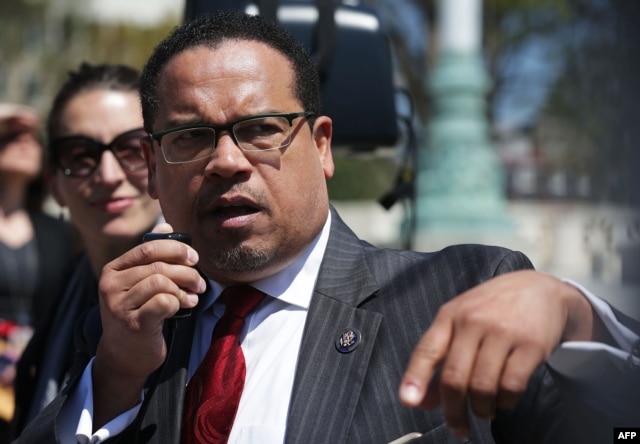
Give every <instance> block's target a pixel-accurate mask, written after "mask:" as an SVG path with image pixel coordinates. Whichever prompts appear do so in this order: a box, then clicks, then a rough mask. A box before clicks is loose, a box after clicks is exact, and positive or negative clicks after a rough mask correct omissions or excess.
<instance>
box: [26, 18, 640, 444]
mask: <svg viewBox="0 0 640 444" xmlns="http://www.w3.org/2000/svg"><path fill="white" fill-rule="evenodd" d="M141 95H142V98H143V99H142V100H143V115H144V120H145V128H146V129H147V131H148V132H149V133H150V138H149V140H146V141H145V152H146V156H147V160H148V164H149V170H150V173H149V192H150V194H151V195H152V196H153V197H155V198H158V199H159V200H160V203H161V205H162V210H163V214H164V216H165V218H166V221H167V222H168V223H169V224H170V225H162V226H159V227H156V229H155V231H158V232H169V231H176V232H186V233H189V234H190V235H191V241H192V246H188V245H186V244H184V243H180V242H176V241H175V240H158V241H153V242H148V243H145V244H143V245H141V246H139V247H136V248H134V249H132V250H130V251H129V252H127V253H125V254H124V255H122V256H120V257H119V258H118V259H116V260H114V261H113V262H111V263H109V264H108V265H107V266H106V267H105V268H104V270H103V274H102V277H101V279H100V313H97V312H94V313H92V314H91V315H90V316H89V317H88V318H87V319H86V320H85V321H84V323H83V324H82V331H81V332H80V333H81V334H80V335H79V338H78V339H79V341H78V344H79V354H78V356H79V359H78V361H77V363H78V365H77V367H76V370H77V371H76V372H75V377H74V378H73V379H72V380H71V382H70V384H69V385H68V387H67V389H66V390H65V391H64V392H63V394H62V396H61V397H59V398H58V399H57V400H55V401H54V402H53V403H52V404H51V405H50V406H49V407H48V408H47V409H45V411H44V412H42V414H41V415H40V416H39V417H38V418H36V419H35V420H34V421H33V422H32V424H31V425H30V426H29V427H28V429H27V430H26V431H25V432H24V433H23V435H22V436H21V438H20V441H21V442H52V441H53V440H55V439H60V440H61V442H75V439H76V436H85V437H86V438H82V439H83V440H85V439H86V440H88V439H91V440H92V441H91V442H104V441H107V440H109V441H111V439H110V438H113V441H115V442H126V443H129V442H156V443H177V442H180V440H181V437H184V436H185V433H186V432H190V431H191V430H190V429H191V428H192V427H193V428H195V426H194V425H193V423H192V422H189V423H188V424H189V425H188V426H186V427H183V421H185V418H184V417H183V416H185V415H184V411H185V409H190V408H192V407H194V406H193V405H191V404H190V403H189V402H187V403H186V405H185V392H186V391H188V389H189V387H187V389H185V385H187V383H188V382H190V381H193V380H192V376H193V375H194V373H196V370H197V369H198V368H199V366H200V368H203V367H204V364H202V366H201V362H202V361H203V358H204V356H205V355H206V353H207V349H208V347H209V342H210V341H211V334H212V333H211V332H212V331H213V330H214V326H215V327H216V328H217V326H216V323H217V322H218V321H219V320H220V319H223V316H224V313H225V311H226V309H227V308H228V306H227V307H225V304H223V303H222V302H221V301H220V299H222V296H220V295H221V293H222V292H223V290H226V289H228V288H232V287H236V286H240V285H245V284H249V285H250V286H252V287H254V288H257V289H259V290H261V291H262V292H264V293H265V294H266V297H265V298H264V299H263V300H262V302H260V303H259V304H258V305H257V307H256V308H254V309H253V311H252V312H251V313H250V314H248V315H247V316H246V318H245V325H244V328H243V330H242V334H241V336H240V338H239V341H240V342H241V346H242V352H243V354H244V359H245V362H246V378H245V380H244V382H243V383H242V387H243V390H242V394H241V397H240V400H239V405H238V406H237V411H236V413H235V414H234V415H232V424H231V425H230V427H231V429H230V435H229V436H228V437H226V436H225V437H222V438H220V439H219V440H218V439H216V440H213V439H201V440H200V441H197V442H233V443H240V442H253V443H278V442H287V443H386V442H390V441H392V440H394V439H396V438H399V437H401V436H407V435H408V436H416V440H415V442H416V443H417V442H424V443H429V442H439V443H440V442H458V441H457V438H463V437H468V438H469V439H470V441H468V442H494V437H495V439H496V440H499V441H500V442H513V443H526V442H530V443H544V442H546V443H556V442H564V441H563V440H564V439H565V438H566V436H567V435H566V433H567V432H568V428H567V427H566V425H567V424H569V423H570V421H569V420H570V419H571V412H570V411H568V410H567V403H566V402H565V399H564V398H563V396H562V393H561V392H560V391H559V390H558V387H557V386H556V383H555V381H554V375H552V374H551V372H550V370H549V368H548V367H547V366H545V365H544V362H545V360H546V359H547V358H548V357H549V356H550V355H551V354H552V353H553V351H554V350H555V349H556V348H557V347H558V345H559V344H560V343H561V342H563V341H599V340H602V341H609V342H610V343H611V344H615V345H619V342H620V341H617V344H616V341H613V340H612V339H611V338H610V337H609V336H608V334H607V333H606V328H605V326H604V325H603V323H602V322H601V318H600V316H599V314H597V313H596V311H595V309H594V308H593V307H592V305H591V304H590V303H589V301H588V299H587V298H586V297H585V296H584V295H583V294H582V293H581V292H580V291H578V290H577V289H576V287H574V286H571V285H569V284H566V283H564V282H562V281H560V280H557V279H555V278H553V277H550V276H546V275H543V274H540V273H536V272H534V271H531V270H528V269H530V268H531V264H530V262H529V261H528V259H527V258H526V257H525V256H524V255H522V254H521V253H518V252H513V251H510V250H506V249H502V248H498V247H486V246H477V245H464V246H456V247H450V248H446V249H444V250H442V251H440V252H436V253H418V252H413V251H400V250H384V249H378V248H375V247H373V246H371V245H369V244H367V243H366V242H363V241H361V240H359V239H358V238H357V237H356V236H355V234H354V233H353V232H352V231H351V230H350V229H349V228H348V227H347V226H346V225H345V224H344V223H343V222H342V221H341V219H340V217H339V215H338V214H337V213H336V212H335V210H334V209H333V208H331V206H330V204H329V199H328V195H327V188H326V183H325V181H326V180H327V179H329V178H330V177H331V176H332V174H333V168H334V167H333V161H332V156H331V133H332V122H331V119H330V118H329V117H327V116H323V115H321V114H320V109H319V104H320V98H319V80H318V75H317V72H316V70H315V67H314V63H313V61H312V60H311V59H310V58H309V56H308V55H307V54H306V52H305V51H304V49H303V48H302V47H301V46H299V44H297V43H296V42H295V40H294V39H293V38H291V37H290V36H289V35H287V34H286V33H284V32H283V31H282V30H281V29H279V28H277V27H274V26H273V25H270V24H268V23H266V22H265V21H263V20H262V19H260V18H259V17H250V16H245V15H243V14H238V13H219V14H217V15H215V16H212V17H202V18H199V19H196V20H194V21H192V22H189V23H186V24H184V25H183V26H181V27H179V28H177V29H176V30H175V31H174V32H173V33H172V34H171V35H170V36H169V37H168V38H167V39H166V40H165V41H164V42H162V43H161V44H160V45H159V46H158V47H157V48H156V50H155V51H154V53H153V55H152V56H151V58H150V59H149V61H148V63H147V65H146V67H145V69H144V71H143V76H142V90H141ZM195 265H197V267H198V269H199V270H198V269H195V268H194V266H195ZM499 275H500V276H499ZM198 294H200V296H198ZM458 295H460V296H458ZM228 303H229V304H231V302H229V301H228ZM179 309H190V310H191V314H190V315H189V316H187V317H182V318H179V319H176V318H173V316H174V315H175V314H176V313H177V312H178V310H179ZM98 316H99V318H98ZM219 323H220V324H222V321H220V322H219ZM425 331H426V332H427V333H426V334H424V332H425ZM423 334H424V335H423ZM630 336H631V337H632V339H633V338H634V337H635V336H634V335H633V334H631V335H630ZM416 344H417V346H416ZM407 365H408V367H407ZM434 375H435V377H432V376H434ZM235 376H236V373H234V374H232V375H228V376H227V377H226V379H225V380H224V381H223V382H224V383H226V382H227V381H229V383H230V381H231V380H232V379H234V377H235ZM189 385H191V383H190V384H189ZM429 385H430V388H429V390H427V387H428V386H429ZM399 387H400V396H398V388H399ZM214 397H215V396H214ZM205 401H208V399H205ZM467 403H468V405H469V408H467ZM183 407H185V409H183ZM412 407H423V408H424V409H420V408H412ZM434 407H437V408H434ZM235 408H236V407H234V409H235ZM426 409H429V410H426ZM189 421H191V420H190V419H189ZM54 425H55V427H54ZM569 431H570V430H569ZM412 434H414V435H412ZM418 435H421V436H419V437H418ZM227 439H228V441H227ZM87 442H88V441H87Z"/></svg>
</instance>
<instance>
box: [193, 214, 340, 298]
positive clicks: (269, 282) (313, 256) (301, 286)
mask: <svg viewBox="0 0 640 444" xmlns="http://www.w3.org/2000/svg"><path fill="white" fill-rule="evenodd" d="M330 227H331V212H329V214H328V217H327V220H326V221H325V224H324V227H323V228H322V231H321V232H320V233H319V234H318V235H317V236H316V237H315V239H314V240H313V241H312V242H311V244H309V246H308V247H307V248H306V250H305V251H304V252H303V253H302V254H301V255H300V256H299V257H298V258H297V259H296V260H295V261H293V263H291V264H290V265H289V266H288V267H286V268H285V269H284V270H282V271H279V272H278V273H276V274H274V275H272V276H269V277H267V278H265V279H261V280H259V281H256V282H252V283H251V286H253V287H255V288H257V289H258V290H260V291H262V292H264V293H266V294H268V295H269V296H271V297H273V298H276V299H279V300H281V301H283V302H286V303H288V304H292V305H296V306H298V307H300V308H304V309H308V308H309V304H310V302H311V296H312V294H313V289H314V288H315V285H316V280H317V279H318V273H319V272H320V265H321V264H322V258H323V257H324V251H325V249H326V247H327V242H328V240H329V231H330ZM209 283H210V284H211V293H210V294H209V295H208V297H207V298H206V299H205V304H206V308H205V309H207V308H209V307H210V306H211V305H213V303H214V302H215V301H216V299H218V296H220V293H222V290H223V289H224V287H223V286H222V285H220V284H219V283H217V282H215V281H213V280H211V279H209Z"/></svg>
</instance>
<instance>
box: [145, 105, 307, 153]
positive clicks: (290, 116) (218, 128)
mask: <svg viewBox="0 0 640 444" xmlns="http://www.w3.org/2000/svg"><path fill="white" fill-rule="evenodd" d="M314 115H315V113H314V112H313V111H300V112H295V113H270V114H257V115H253V116H247V117H243V118H242V119H238V120H235V121H233V122H230V123H228V124H226V125H207V124H204V123H195V124H192V125H185V126H179V127H176V128H171V129H169V130H166V131H158V132H156V133H152V134H149V137H150V138H151V139H152V140H155V141H156V142H158V145H159V146H160V149H161V150H162V157H164V160H165V161H166V162H167V163H169V164H182V163H190V162H196V161H198V160H202V159H207V158H209V157H211V156H212V155H213V151H214V150H215V149H216V146H217V144H218V138H219V135H220V134H221V133H222V132H224V131H227V132H228V133H229V134H230V135H231V137H232V139H233V143H235V144H236V146H237V147H238V148H240V149H241V150H242V151H244V152H251V153H255V152H263V151H273V150H277V149H280V148H285V147H287V146H289V144H291V134H290V135H289V141H288V142H287V143H286V144H284V145H281V146H277V147H273V148H267V149H261V150H260V149H259V150H247V149H244V148H242V147H241V146H240V144H239V143H238V139H237V138H236V134H235V132H234V131H233V127H235V126H236V125H237V124H239V123H242V122H247V121H249V120H256V119H263V118H266V117H284V118H285V119H287V121H288V122H289V127H293V120H294V119H297V118H298V117H311V116H314ZM198 128H207V129H211V130H213V134H214V140H213V147H211V155H209V156H205V157H199V158H197V159H191V160H184V161H178V162H176V161H170V160H168V159H167V156H166V155H165V152H164V149H163V148H162V138H163V137H164V136H166V135H167V134H172V133H176V132H178V131H185V130H190V129H198Z"/></svg>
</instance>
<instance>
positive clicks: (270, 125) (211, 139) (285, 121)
mask: <svg viewBox="0 0 640 444" xmlns="http://www.w3.org/2000/svg"><path fill="white" fill-rule="evenodd" d="M312 115H313V113H312V112H308V111H305V112H298V113H288V114H282V113H277V114H261V115H259V116H250V117H245V118H243V119H240V120H236V121H235V122H232V123H229V124H228V125H202V124H198V125H188V126H181V127H179V128H173V129H170V130H168V131H161V132H158V133H154V134H151V135H150V136H151V138H152V139H153V140H156V141H157V142H158V144H159V145H160V149H161V150H162V155H163V156H164V160H165V161H166V162H167V163H187V162H195V161H196V160H201V159H206V158H208V157H211V156H212V155H213V150H214V149H215V148H216V143H217V141H218V136H219V135H220V134H221V133H222V132H223V131H228V132H229V133H231V136H232V137H233V141H234V142H235V144H236V145H237V146H238V148H240V149H241V150H243V151H270V150H277V149H280V148H284V147H286V146H288V145H289V144H290V143H291V132H292V131H293V120H294V119H297V118H298V117H309V116H312Z"/></svg>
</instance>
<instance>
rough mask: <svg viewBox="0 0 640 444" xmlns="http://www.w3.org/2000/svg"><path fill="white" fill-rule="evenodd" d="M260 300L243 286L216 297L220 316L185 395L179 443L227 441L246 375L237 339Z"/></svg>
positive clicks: (252, 291)
mask: <svg viewBox="0 0 640 444" xmlns="http://www.w3.org/2000/svg"><path fill="white" fill-rule="evenodd" d="M263 298H264V293H262V292H261V291H260V290H256V289H255V288H253V287H249V286H247V285H242V286H238V287H228V288H226V289H225V290H224V291H223V292H222V294H221V295H220V299H221V300H222V302H224V304H225V307H226V308H225V312H224V315H223V316H222V318H220V320H219V321H218V323H217V324H216V327H215V329H214V331H213V337H212V339H211V346H210V347H209V351H208V352H207V355H206V356H205V357H204V360H203V361H202V363H201V364H200V366H199V367H198V369H197V370H196V372H195V374H194V375H193V377H192V378H191V381H189V384H188V385H187V388H186V392H185V404H184V413H183V419H182V439H181V442H182V443H183V444H196V443H198V444H202V443H207V444H213V443H226V442H227V440H228V439H229V433H230V432H231V426H232V425H233V420H234V418H235V416H236V412H237V410H238V404H239V403H240V395H241V394H242V389H243V387H244V377H245V373H246V367H245V362H244V355H243V353H242V348H240V340H239V336H240V333H241V331H242V327H243V325H244V317H245V316H246V315H247V314H248V313H249V312H251V310H253V309H254V308H255V306H256V305H258V304H259V303H260V301H261V300H262V299H263Z"/></svg>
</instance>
